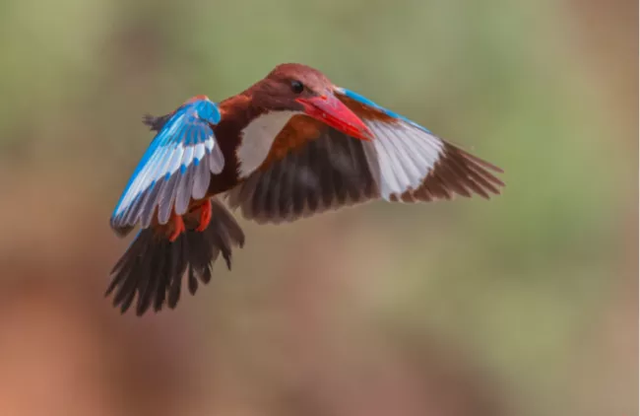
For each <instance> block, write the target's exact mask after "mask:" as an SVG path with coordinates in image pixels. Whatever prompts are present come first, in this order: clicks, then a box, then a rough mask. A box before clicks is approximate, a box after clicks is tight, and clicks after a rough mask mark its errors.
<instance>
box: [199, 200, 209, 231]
mask: <svg viewBox="0 0 640 416" xmlns="http://www.w3.org/2000/svg"><path fill="white" fill-rule="evenodd" d="M201 209H202V211H200V224H199V225H198V228H196V231H199V232H202V231H204V230H206V229H207V227H208V226H209V221H211V200H210V199H207V200H206V201H205V203H204V204H202V207H201Z"/></svg>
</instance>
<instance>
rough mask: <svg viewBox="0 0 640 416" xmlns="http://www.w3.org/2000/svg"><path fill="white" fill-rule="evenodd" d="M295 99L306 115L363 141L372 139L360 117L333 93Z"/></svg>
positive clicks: (369, 131)
mask: <svg viewBox="0 0 640 416" xmlns="http://www.w3.org/2000/svg"><path fill="white" fill-rule="evenodd" d="M296 101H297V102H299V103H300V104H302V105H303V106H304V111H305V113H306V114H307V115H308V116H310V117H313V118H315V119H316V120H320V121H322V122H323V123H325V124H327V125H329V126H331V127H333V128H334V129H336V130H338V131H340V132H342V133H344V134H347V135H349V136H352V137H355V138H356V139H360V140H365V141H370V140H371V139H373V134H372V133H371V130H369V128H368V127H367V126H366V125H365V124H364V123H363V122H362V120H360V117H358V116H357V115H355V114H354V112H353V111H351V110H350V109H349V107H347V106H346V105H344V104H343V103H342V101H340V100H339V99H337V98H336V97H335V96H334V95H329V96H327V95H321V96H319V97H311V98H298V99H296Z"/></svg>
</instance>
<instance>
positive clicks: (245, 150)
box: [236, 111, 300, 178]
mask: <svg viewBox="0 0 640 416" xmlns="http://www.w3.org/2000/svg"><path fill="white" fill-rule="evenodd" d="M296 114H300V113H298V112H295V111H272V112H270V113H266V114H262V115H261V116H258V117H257V118H256V119H255V120H253V121H251V122H250V123H249V124H248V125H247V127H245V128H244V129H243V130H242V133H241V135H240V140H241V142H240V147H238V150H237V153H236V154H237V156H238V161H239V162H240V163H239V165H240V167H239V169H240V172H239V175H240V178H246V177H247V176H249V175H250V174H251V173H253V172H254V171H255V170H256V169H258V167H259V166H260V165H261V164H262V162H264V160H265V159H266V158H267V155H268V154H269V151H270V150H271V145H272V144H273V141H274V139H275V138H276V136H277V135H278V134H279V133H280V131H281V130H282V128H283V127H284V126H285V125H286V124H287V123H288V122H289V120H291V117H293V116H294V115H296Z"/></svg>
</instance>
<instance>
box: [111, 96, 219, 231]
mask: <svg viewBox="0 0 640 416" xmlns="http://www.w3.org/2000/svg"><path fill="white" fill-rule="evenodd" d="M219 121H220V113H219V111H218V107H217V106H216V104H215V103H213V102H211V101H209V100H208V99H206V98H201V97H196V98H195V99H192V100H190V101H188V102H187V103H185V104H184V105H182V106H181V107H180V108H178V109H177V110H176V111H175V112H173V113H172V114H169V115H167V116H162V117H158V118H155V119H153V120H151V118H150V117H147V120H146V121H145V123H147V124H149V125H150V126H151V127H152V129H154V130H157V131H158V134H157V135H156V136H155V138H154V139H153V141H152V142H151V144H150V145H149V147H148V148H147V150H146V151H145V153H144V155H143V156H142V159H141V160H140V162H139V163H138V166H137V167H136V169H135V171H134V172H133V175H132V176H131V178H130V180H129V183H128V184H127V186H126V187H125V190H124V192H123V194H122V196H121V197H120V200H119V201H118V204H117V205H116V208H115V210H114V211H113V214H112V216H111V226H112V227H113V228H114V230H116V231H117V232H118V233H120V234H123V235H124V234H126V233H128V232H129V231H130V230H131V229H132V228H133V227H134V226H135V225H136V224H137V223H138V222H140V223H141V224H142V227H143V228H146V227H148V226H149V225H150V224H151V222H152V220H153V219H154V215H155V218H156V219H157V221H158V222H159V223H160V224H166V223H167V221H168V220H169V218H170V217H171V213H172V212H175V213H176V214H178V215H182V214H184V213H185V212H186V211H187V208H188V206H189V202H190V200H191V199H192V198H193V199H196V200H197V199H201V198H203V197H204V196H205V193H206V191H207V188H208V187H209V180H210V178H211V174H212V173H214V174H216V173H220V172H221V171H222V168H223V167H224V157H223V155H222V152H221V151H220V147H219V146H218V143H217V142H216V138H215V135H214V133H213V126H214V125H215V124H217V123H218V122H219ZM155 213H157V214H155Z"/></svg>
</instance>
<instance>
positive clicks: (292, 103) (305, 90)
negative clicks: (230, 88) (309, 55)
mask: <svg viewBox="0 0 640 416" xmlns="http://www.w3.org/2000/svg"><path fill="white" fill-rule="evenodd" d="M335 88H336V87H335V85H333V83H332V82H331V81H329V79H328V78H327V77H326V76H325V75H324V74H323V73H322V72H320V71H318V70H317V69H314V68H311V67H309V66H306V65H302V64H295V63H289V64H281V65H278V66H277V67H275V68H274V69H273V70H272V71H271V72H270V73H269V74H268V75H267V76H266V77H265V78H264V79H262V80H260V81H259V82H257V83H256V84H255V85H253V86H252V87H251V88H250V89H249V90H248V91H247V92H249V93H250V95H251V99H252V101H253V104H254V105H256V106H258V107H261V108H263V109H264V110H266V111H268V112H271V111H293V112H299V113H302V114H306V115H308V116H310V117H313V118H315V119H317V120H319V121H321V122H323V123H325V124H327V125H329V126H331V127H333V128H335V129H336V130H338V131H341V132H343V133H345V134H348V135H349V136H353V137H355V138H358V139H361V140H370V139H371V138H372V137H373V136H372V134H371V132H370V131H369V129H368V128H367V126H366V125H365V124H364V123H363V122H362V120H360V118H359V117H358V116H356V115H355V114H354V113H353V112H352V111H351V110H350V109H349V108H347V106H345V105H344V104H343V103H342V102H341V101H340V100H339V99H338V98H337V97H336V95H335V93H334V91H335Z"/></svg>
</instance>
